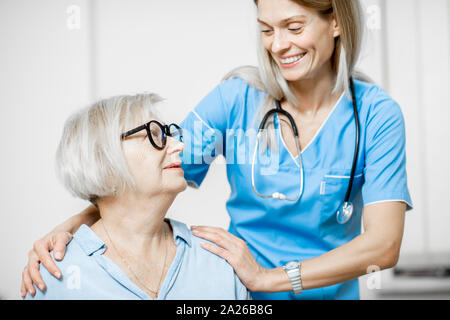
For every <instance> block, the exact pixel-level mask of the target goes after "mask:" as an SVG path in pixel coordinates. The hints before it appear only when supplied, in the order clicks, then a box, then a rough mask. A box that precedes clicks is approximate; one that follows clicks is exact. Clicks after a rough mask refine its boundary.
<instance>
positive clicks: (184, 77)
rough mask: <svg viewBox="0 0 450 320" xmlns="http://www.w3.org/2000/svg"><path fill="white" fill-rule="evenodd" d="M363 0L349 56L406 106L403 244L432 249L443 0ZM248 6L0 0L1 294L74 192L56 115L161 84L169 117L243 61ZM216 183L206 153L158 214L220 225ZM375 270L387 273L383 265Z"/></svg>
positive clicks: (440, 179)
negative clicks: (360, 45) (58, 162)
mask: <svg viewBox="0 0 450 320" xmlns="http://www.w3.org/2000/svg"><path fill="white" fill-rule="evenodd" d="M363 3H364V6H365V8H366V9H365V11H366V12H367V14H368V26H369V27H370V28H369V32H368V36H367V38H366V41H365V47H364V50H363V54H362V60H361V63H360V68H361V69H362V70H363V71H365V72H366V73H367V74H369V75H370V76H371V77H372V78H373V79H374V80H375V81H376V82H377V83H378V84H379V85H381V86H382V87H383V88H385V89H386V90H387V91H388V92H389V93H390V94H391V96H393V97H394V99H396V100H397V101H398V102H399V103H400V105H401V107H402V110H403V113H404V116H405V120H406V130H407V159H408V179H409V187H410V192H411V196H412V199H413V203H414V206H415V209H414V210H413V211H412V212H409V213H408V215H407V222H406V229H405V235H404V243H403V248H402V257H405V256H408V255H411V254H416V255H418V256H419V257H422V258H421V259H422V260H427V259H428V260H429V258H427V257H430V256H433V257H434V256H438V257H445V256H446V254H447V256H448V254H450V236H449V229H450V210H449V209H448V204H447V199H448V197H449V195H448V191H449V187H448V186H449V181H450V151H449V148H450V143H449V141H450V126H449V121H450V103H449V99H450V97H449V91H450V80H449V74H450V63H449V56H450V55H449V51H450V49H449V46H450V41H449V39H450V1H448V0H427V1H425V0H396V1H385V0H364V1H363ZM374 5H375V6H374ZM74 6H75V7H74ZM78 9H79V14H80V15H79V18H80V20H79V22H80V24H79V26H80V28H79V29H78V28H75V29H73V26H74V21H75V24H76V17H77V10H78ZM74 17H75V20H74ZM255 19H256V14H255V7H254V5H253V1H251V0H227V1H221V0H195V1H182V0H164V1H156V0H128V1H125V0H91V1H89V0H73V1H67V0H39V1H35V0H34V1H33V0H0V136H1V158H0V177H1V178H0V196H1V205H0V257H1V266H0V298H4V299H17V298H19V284H20V276H21V270H22V268H23V266H24V264H25V261H26V259H27V257H26V256H27V252H28V250H29V249H31V246H32V243H33V241H34V240H36V239H38V238H39V237H41V236H42V235H44V234H45V233H47V232H48V231H50V230H51V229H52V228H53V227H54V226H55V225H57V224H59V223H60V222H62V221H64V220H65V219H67V218H68V217H69V216H71V215H73V214H74V213H77V212H79V211H81V210H82V209H83V208H85V207H86V206H87V203H85V202H83V201H80V200H77V199H74V198H72V197H71V196H70V195H69V194H68V193H67V192H66V191H65V190H64V189H63V187H62V186H61V185H60V184H59V182H58V181H57V179H56V176H55V173H54V153H55V150H56V146H57V142H58V140H59V138H60V135H61V133H62V127H63V124H64V121H65V119H66V118H67V117H68V116H69V115H70V114H71V113H72V112H73V111H75V110H77V109H78V108H80V107H83V106H85V105H87V104H88V103H90V102H92V101H94V100H96V99H98V98H101V97H108V96H110V95H116V94H122V93H137V92H141V91H151V92H156V93H159V94H160V95H162V96H163V97H165V98H167V102H166V103H165V105H164V107H163V108H162V109H161V114H162V115H163V117H164V118H165V119H170V120H171V121H175V122H180V121H182V120H183V118H184V117H185V116H186V115H187V113H188V112H189V111H190V110H191V109H192V108H194V107H195V105H196V104H197V103H198V102H199V101H200V100H201V99H202V97H203V96H205V95H206V94H207V93H208V92H209V91H210V90H211V89H212V88H214V87H215V86H216V85H217V84H218V83H219V81H220V79H221V78H222V76H224V75H225V74H226V73H227V72H228V71H229V70H231V69H232V68H234V67H237V66H240V65H246V64H250V65H256V53H255V41H256V34H257V31H256V22H255ZM228 193H229V186H228V182H227V180H226V175H225V168H224V166H223V165H219V164H216V165H213V166H212V168H211V170H210V173H209V174H208V176H207V178H206V179H205V181H204V183H203V185H202V187H201V188H200V190H188V191H186V192H185V193H183V194H181V195H180V196H179V197H178V198H177V200H176V201H175V203H174V205H173V206H172V208H171V209H170V212H169V215H170V216H171V217H175V218H176V219H179V220H181V221H184V222H186V223H188V224H205V225H215V226H222V227H225V228H226V227H227V224H228V221H229V218H228V216H227V213H226V210H225V201H226V199H227V197H228ZM419 259H420V258H419ZM447 262H448V264H450V260H449V261H447ZM381 274H382V275H384V276H383V277H384V282H383V286H386V287H389V281H390V279H391V276H390V275H389V274H387V273H386V272H383V273H381ZM366 278H367V276H366V277H365V278H362V279H361V284H362V286H361V292H362V298H378V296H377V293H379V291H382V290H378V291H377V292H374V290H368V289H367V286H365V283H366ZM384 283H386V284H384ZM417 288H418V287H414V286H413V289H417ZM382 289H383V288H382ZM417 290H418V289H417Z"/></svg>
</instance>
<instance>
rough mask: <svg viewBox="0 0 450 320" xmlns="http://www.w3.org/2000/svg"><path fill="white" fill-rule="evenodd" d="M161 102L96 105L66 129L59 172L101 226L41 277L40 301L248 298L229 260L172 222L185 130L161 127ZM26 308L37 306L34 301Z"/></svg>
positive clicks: (82, 232) (86, 232)
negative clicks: (156, 110) (157, 110)
mask: <svg viewBox="0 0 450 320" xmlns="http://www.w3.org/2000/svg"><path fill="white" fill-rule="evenodd" d="M160 100H161V99H160V98H159V97H158V96H156V95H154V94H140V95H136V96H118V97H113V98H110V99H107V100H103V101H100V102H98V103H95V104H94V105H92V106H91V107H89V108H87V109H84V110H82V111H80V112H78V113H76V114H75V115H74V116H72V117H71V118H70V119H69V120H68V121H67V123H66V125H65V128H64V133H63V136H62V139H61V142H60V145H59V149H58V152H57V171H58V174H59V176H60V178H61V179H62V181H63V182H64V185H65V186H66V188H67V189H68V190H69V191H70V192H71V193H72V194H74V195H75V196H77V197H79V198H82V199H86V200H89V201H91V202H93V203H94V204H95V205H96V206H97V207H98V209H99V212H100V216H101V219H100V220H98V221H97V222H96V223H95V224H93V225H92V226H91V227H88V226H86V225H82V226H81V227H80V228H79V230H78V231H77V232H76V233H75V234H74V236H73V240H72V241H71V242H70V244H69V245H68V247H67V252H66V256H65V259H64V260H63V261H61V262H58V267H59V268H60V270H62V272H63V274H64V276H63V277H61V278H60V279H56V278H54V277H53V276H52V275H51V274H50V273H49V272H48V271H47V270H46V269H44V268H41V272H42V277H43V279H44V281H45V282H46V284H47V288H46V290H43V291H41V290H36V295H35V296H34V299H246V298H247V297H248V293H247V289H246V288H245V287H244V286H243V285H242V283H241V282H240V280H239V278H238V277H237V276H236V274H235V273H234V271H233V268H232V267H231V266H230V265H229V264H228V263H227V262H226V261H225V260H224V259H222V258H220V257H218V256H216V255H214V254H212V253H210V252H209V251H206V250H204V249H203V248H202V247H201V246H200V240H199V239H198V238H196V237H194V236H193V235H192V233H191V231H190V230H189V228H188V227H187V226H186V225H185V224H184V223H181V222H178V221H175V220H171V219H165V218H164V217H165V216H166V213H167V210H168V209H169V208H170V206H171V204H172V202H173V201H174V199H175V197H176V196H177V194H178V193H180V192H182V191H183V190H185V189H186V181H185V179H184V175H183V170H182V169H181V160H180V153H181V152H182V151H183V148H184V144H183V143H182V132H181V129H180V128H179V127H178V126H177V125H175V124H171V125H169V126H167V125H163V124H161V123H160V122H159V121H157V120H155V116H154V115H153V113H152V107H153V106H154V105H155V104H156V103H158V102H159V101H160ZM27 299H33V297H32V296H31V295H30V294H28V295H27Z"/></svg>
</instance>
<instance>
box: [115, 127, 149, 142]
mask: <svg viewBox="0 0 450 320" xmlns="http://www.w3.org/2000/svg"><path fill="white" fill-rule="evenodd" d="M146 128H147V126H146V125H145V124H144V125H142V126H140V127H137V128H135V129H133V130H130V131H127V132H125V133H122V135H121V138H122V139H125V138H126V137H129V136H131V135H132V134H135V133H137V132H139V131H142V130H144V129H146Z"/></svg>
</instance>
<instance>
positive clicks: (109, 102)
mask: <svg viewBox="0 0 450 320" xmlns="http://www.w3.org/2000/svg"><path fill="white" fill-rule="evenodd" d="M160 101H162V99H161V97H159V96H158V95H156V94H153V93H143V94H136V95H121V96H115V97H112V98H108V99H103V100H100V101H98V102H96V103H94V104H92V105H91V106H89V107H87V108H84V109H82V110H80V111H78V112H76V113H75V114H73V115H72V116H71V117H69V119H68V120H67V121H66V123H65V126H64V131H63V135H62V137H61V141H60V143H59V147H58V150H57V152H56V172H57V175H58V178H59V179H60V180H61V181H62V183H63V184H64V186H65V187H66V188H67V189H68V190H69V191H70V192H71V193H72V194H73V195H74V196H76V197H79V198H81V199H85V200H89V201H91V202H92V203H94V204H95V203H96V201H97V200H98V199H99V198H102V197H105V196H109V195H113V194H120V193H121V192H123V191H124V190H125V189H126V188H127V187H128V188H131V189H133V188H135V182H134V179H133V177H132V175H131V173H130V172H129V170H128V166H127V163H126V161H125V158H124V156H123V153H122V139H121V134H122V133H124V132H126V131H128V130H131V129H133V128H134V127H136V126H139V125H142V124H143V123H142V121H143V119H144V118H145V119H148V121H150V120H151V119H155V118H156V117H155V112H154V105H155V104H157V103H158V102H160Z"/></svg>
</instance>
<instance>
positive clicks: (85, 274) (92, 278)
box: [26, 219, 250, 300]
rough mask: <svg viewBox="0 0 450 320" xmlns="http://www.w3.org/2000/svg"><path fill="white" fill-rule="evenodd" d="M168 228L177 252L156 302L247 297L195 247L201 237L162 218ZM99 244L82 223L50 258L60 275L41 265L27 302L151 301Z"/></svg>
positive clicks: (226, 269) (230, 274) (216, 260)
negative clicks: (58, 257)
mask: <svg viewBox="0 0 450 320" xmlns="http://www.w3.org/2000/svg"><path fill="white" fill-rule="evenodd" d="M168 221H169V222H170V225H171V226H172V229H173V237H174V241H175V244H176V246H177V251H176V255H175V258H174V260H173V262H172V265H171V266H170V268H169V271H168V272H167V275H166V278H165V280H164V282H163V284H162V286H161V290H160V293H159V296H158V300H164V299H167V300H187V299H190V300H200V299H202V300H211V299H217V300H235V299H239V300H243V299H249V298H250V295H249V293H248V291H247V289H246V288H245V286H244V285H243V284H242V283H241V281H240V280H239V278H238V277H237V276H236V274H235V273H234V271H233V268H232V267H231V266H230V265H229V264H228V263H227V262H226V261H225V260H224V259H222V258H220V257H218V256H216V255H214V254H212V253H210V252H209V251H206V250H205V249H203V248H202V247H201V246H200V242H201V241H205V240H203V239H200V238H197V237H195V236H193V235H192V233H191V231H190V230H189V228H188V227H187V226H186V225H185V224H184V223H181V222H179V221H176V220H172V219H168ZM105 250H106V245H105V243H104V242H103V241H102V240H101V239H100V238H99V237H98V236H97V235H96V234H95V233H94V232H93V231H92V230H91V229H90V228H89V227H88V226H86V225H82V226H81V227H80V229H79V230H78V231H77V232H76V233H75V234H74V236H73V239H72V241H71V242H70V243H69V245H68V246H67V251H66V255H65V257H64V259H63V260H62V261H60V262H56V264H57V266H58V267H59V268H60V270H61V271H62V274H63V276H62V278H61V279H59V280H58V279H56V278H55V277H53V276H52V275H51V274H50V273H49V272H48V271H47V269H45V268H44V267H43V266H41V269H40V271H41V275H42V279H43V280H44V282H45V283H46V284H47V290H46V291H45V292H42V291H40V290H39V289H38V288H36V295H35V297H34V298H33V297H31V296H30V294H29V293H28V294H27V296H26V299H27V300H33V299H35V300H36V299H40V300H42V299H48V300H56V299H58V300H72V299H79V300H90V299H98V300H109V299H114V300H122V299H123V300H125V299H126V300H135V299H143V300H149V299H151V298H150V297H149V296H148V295H147V294H146V293H145V292H144V291H143V290H141V289H140V288H139V287H138V286H137V285H136V284H134V283H133V282H132V281H131V280H130V279H128V277H127V276H126V274H125V273H124V272H123V271H122V270H121V269H120V268H119V267H118V266H117V265H116V264H115V263H114V262H113V261H112V260H110V259H109V258H108V257H106V256H105V255H104V254H103V253H104V252H105Z"/></svg>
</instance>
